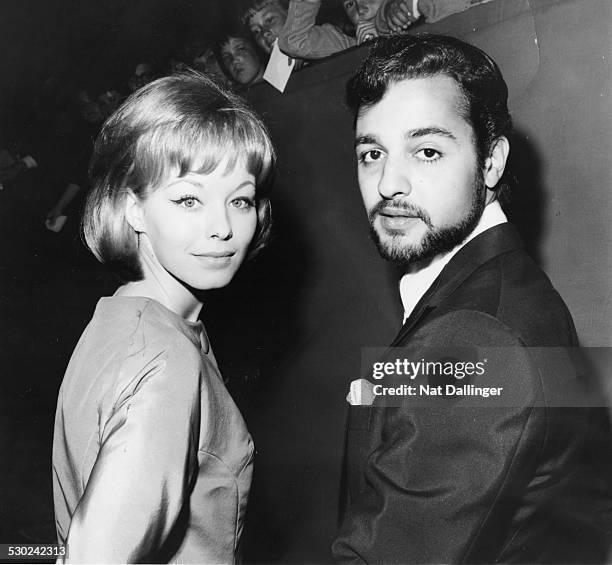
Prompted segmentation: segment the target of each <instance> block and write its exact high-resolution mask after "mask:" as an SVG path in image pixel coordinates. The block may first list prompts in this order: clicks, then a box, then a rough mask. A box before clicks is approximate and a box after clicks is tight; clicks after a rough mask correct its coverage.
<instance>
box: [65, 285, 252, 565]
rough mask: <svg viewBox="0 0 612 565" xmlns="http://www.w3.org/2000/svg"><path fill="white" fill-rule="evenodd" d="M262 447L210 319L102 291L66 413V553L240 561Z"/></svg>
mask: <svg viewBox="0 0 612 565" xmlns="http://www.w3.org/2000/svg"><path fill="white" fill-rule="evenodd" d="M253 451H254V450H253V443H252V440H251V436H250V435H249V433H248V431H247V428H246V426H245V423H244V421H243V419H242V417H241V415H240V412H239V411H238V408H237V407H236V405H235V404H234V402H233V400H232V399H231V397H230V395H229V393H228V392H227V389H226V388H225V385H224V384H223V380H222V379H221V376H220V374H219V370H218V368H217V363H216V361H215V359H214V356H213V353H212V351H211V350H210V345H209V342H208V339H207V337H206V333H205V331H204V327H203V325H202V323H201V322H198V323H190V322H187V321H185V320H184V319H183V318H181V317H180V316H178V315H176V314H174V313H173V312H171V311H170V310H168V309H166V308H165V307H164V306H162V305H161V304H159V303H157V302H155V301H154V300H150V299H146V298H138V297H109V298H102V299H101V300H100V301H99V303H98V305H97V308H96V311H95V313H94V316H93V319H92V320H91V322H90V323H89V325H88V326H87V328H86V329H85V331H84V333H83V335H82V336H81V339H80V340H79V342H78V344H77V346H76V349H75V351H74V353H73V355H72V358H71V360H70V363H69V365H68V369H67V371H66V375H65V377H64V380H63V383H62V385H61V389H60V393H59V399H58V405H57V413H56V419H55V433H54V439H53V493H54V503H55V519H56V527H57V535H58V540H59V542H60V543H61V544H66V545H67V550H68V553H67V558H66V562H78V563H85V562H92V561H93V562H98V563H101V562H116V563H128V562H136V561H140V562H142V561H144V562H160V561H165V562H168V561H171V562H177V563H233V562H234V561H235V559H236V552H237V548H238V542H239V539H240V534H241V531H242V522H243V517H244V513H245V509H246V504H247V499H248V493H249V488H250V483H251V474H252V461H253Z"/></svg>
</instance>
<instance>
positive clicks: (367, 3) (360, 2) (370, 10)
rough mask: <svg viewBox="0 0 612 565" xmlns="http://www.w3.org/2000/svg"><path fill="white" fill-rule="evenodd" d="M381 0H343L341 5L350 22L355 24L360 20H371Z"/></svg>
mask: <svg viewBox="0 0 612 565" xmlns="http://www.w3.org/2000/svg"><path fill="white" fill-rule="evenodd" d="M382 1H383V0H343V1H342V7H343V8H344V11H345V12H346V15H347V17H348V19H349V20H350V22H351V23H352V24H353V25H354V26H356V25H357V23H358V22H359V21H360V20H361V21H364V20H371V19H372V18H373V17H374V16H376V12H378V8H380V5H381V4H382Z"/></svg>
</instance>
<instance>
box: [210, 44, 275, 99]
mask: <svg viewBox="0 0 612 565" xmlns="http://www.w3.org/2000/svg"><path fill="white" fill-rule="evenodd" d="M216 53H217V59H218V60H219V61H220V62H221V64H222V65H223V68H224V69H225V71H226V72H227V74H228V75H229V76H230V77H231V79H232V81H233V82H234V83H235V84H236V85H237V86H238V87H239V88H248V87H249V86H252V85H253V84H256V83H258V82H261V80H262V77H263V74H264V71H265V70H266V67H265V65H264V62H263V61H262V60H261V57H260V56H259V53H258V50H257V47H256V46H255V44H254V43H253V42H252V41H251V39H250V38H248V37H246V36H244V35H242V34H239V33H232V32H229V33H227V34H225V35H224V36H223V37H222V38H221V39H220V40H219V44H218V45H217V47H216Z"/></svg>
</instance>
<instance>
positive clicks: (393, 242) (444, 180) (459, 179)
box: [355, 75, 487, 265]
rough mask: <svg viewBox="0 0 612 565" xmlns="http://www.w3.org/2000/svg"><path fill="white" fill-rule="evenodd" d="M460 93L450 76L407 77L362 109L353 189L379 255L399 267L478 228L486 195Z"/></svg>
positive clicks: (446, 247)
mask: <svg viewBox="0 0 612 565" xmlns="http://www.w3.org/2000/svg"><path fill="white" fill-rule="evenodd" d="M463 105H464V98H463V95H462V94H461V92H460V90H459V87H458V85H457V83H456V82H455V81H454V80H453V79H451V78H450V77H447V76H443V75H438V76H435V77H431V78H418V79H406V80H403V81H400V82H397V83H394V84H391V85H390V86H389V88H388V89H387V92H386V93H385V95H384V96H383V98H382V99H381V100H380V101H379V102H378V103H377V104H375V105H373V106H372V107H369V108H362V109H361V110H360V112H359V115H358V117H357V123H356V142H355V143H356V153H357V160H358V164H357V170H358V178H359V187H360V189H361V195H362V197H363V201H364V204H365V206H366V209H367V211H368V215H369V217H370V226H371V231H372V235H373V238H374V241H375V242H376V244H377V246H378V249H379V251H380V253H381V255H382V256H383V257H385V258H386V259H389V260H392V261H395V262H398V263H400V264H403V265H407V264H410V263H414V262H416V261H419V260H421V259H427V258H431V257H433V256H435V255H437V254H438V253H443V252H446V251H450V250H451V249H453V248H454V247H455V246H456V245H458V244H459V243H461V242H462V241H463V240H464V239H465V238H466V237H467V236H468V235H469V234H470V233H471V232H472V231H473V229H474V228H475V227H476V224H477V223H478V220H479V219H480V216H481V215H482V211H483V209H484V206H485V197H486V196H487V190H486V186H485V184H484V180H483V171H481V170H480V169H479V167H478V163H477V155H476V146H475V140H474V134H473V129H472V127H471V125H470V124H469V123H468V122H467V121H466V120H465V118H464V117H463V116H462V113H461V108H462V106H463Z"/></svg>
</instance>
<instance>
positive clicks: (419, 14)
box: [376, 0, 491, 35]
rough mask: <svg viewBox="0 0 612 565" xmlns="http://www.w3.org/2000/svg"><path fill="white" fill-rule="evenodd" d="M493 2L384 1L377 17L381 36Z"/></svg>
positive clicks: (459, 0)
mask: <svg viewBox="0 0 612 565" xmlns="http://www.w3.org/2000/svg"><path fill="white" fill-rule="evenodd" d="M490 1H491V0H383V4H382V6H381V8H380V10H379V11H378V14H377V16H376V29H377V30H378V32H379V33H380V35H391V34H394V33H401V32H402V31H405V30H407V29H408V28H409V27H410V26H411V25H413V24H414V23H415V22H417V21H419V20H423V21H425V22H427V23H434V22H437V21H439V20H442V19H444V18H446V17H448V16H451V15H452V14H457V13H459V12H465V11H466V10H469V9H470V8H473V7H474V6H478V5H480V4H486V3H487V2H490Z"/></svg>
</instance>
